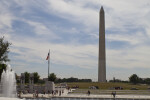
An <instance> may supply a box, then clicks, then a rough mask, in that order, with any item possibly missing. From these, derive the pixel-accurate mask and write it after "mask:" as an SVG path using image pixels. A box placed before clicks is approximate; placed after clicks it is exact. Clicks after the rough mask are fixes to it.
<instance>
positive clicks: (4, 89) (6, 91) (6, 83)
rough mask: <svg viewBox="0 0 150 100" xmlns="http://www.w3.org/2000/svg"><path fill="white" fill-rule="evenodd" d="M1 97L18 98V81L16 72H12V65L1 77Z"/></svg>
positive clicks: (8, 66)
mask: <svg viewBox="0 0 150 100" xmlns="http://www.w3.org/2000/svg"><path fill="white" fill-rule="evenodd" d="M0 91H1V96H2V97H13V98H15V97H16V79H15V72H14V71H12V69H11V67H10V65H7V68H6V71H5V70H4V71H3V73H2V76H1V88H0Z"/></svg>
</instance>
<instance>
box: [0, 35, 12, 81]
mask: <svg viewBox="0 0 150 100" xmlns="http://www.w3.org/2000/svg"><path fill="white" fill-rule="evenodd" d="M10 45H11V44H10V43H9V42H8V41H4V37H1V38H0V79H1V74H2V72H3V70H6V67H7V66H6V64H3V62H7V61H10V60H9V59H8V53H9V46H10Z"/></svg>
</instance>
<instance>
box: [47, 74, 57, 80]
mask: <svg viewBox="0 0 150 100" xmlns="http://www.w3.org/2000/svg"><path fill="white" fill-rule="evenodd" d="M56 78H57V77H56V75H55V74H54V73H51V74H50V75H49V76H48V80H49V81H53V82H54V81H55V80H56Z"/></svg>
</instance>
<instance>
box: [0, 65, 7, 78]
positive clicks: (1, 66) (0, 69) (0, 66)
mask: <svg viewBox="0 0 150 100" xmlns="http://www.w3.org/2000/svg"><path fill="white" fill-rule="evenodd" d="M3 70H6V64H0V80H1V75H2V72H3Z"/></svg>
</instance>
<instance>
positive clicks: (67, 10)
mask: <svg viewBox="0 0 150 100" xmlns="http://www.w3.org/2000/svg"><path fill="white" fill-rule="evenodd" d="M101 6H103V7H104V10H105V21H106V23H105V25H106V67H107V79H108V80H110V79H112V78H113V77H116V78H119V79H122V80H128V77H129V76H130V75H131V74H134V73H136V74H137V75H139V76H140V77H143V78H146V77H150V73H149V72H150V61H149V58H150V52H149V51H150V20H149V18H150V1H149V0H113V1H112V0H10V1H8V0H1V1H0V36H1V37H2V36H5V38H6V40H8V41H9V42H11V43H12V45H11V47H10V53H9V58H10V59H11V62H10V64H11V66H12V68H13V70H15V71H16V73H17V74H18V75H19V74H20V73H22V72H25V71H28V72H38V73H39V74H40V76H41V77H42V78H43V77H46V76H47V61H46V60H45V59H46V56H47V53H48V50H49V49H50V50H51V56H50V57H51V58H50V59H51V65H50V72H54V73H56V75H57V77H61V78H64V77H66V78H68V77H78V78H91V79H92V80H94V81H96V80H97V74H98V70H97V69H98V35H99V29H98V26H99V10H100V7H101Z"/></svg>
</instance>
